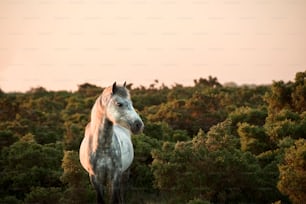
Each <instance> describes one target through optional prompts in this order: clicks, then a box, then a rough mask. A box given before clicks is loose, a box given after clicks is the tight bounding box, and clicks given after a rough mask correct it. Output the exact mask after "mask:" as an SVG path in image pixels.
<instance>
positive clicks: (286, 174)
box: [277, 139, 306, 203]
mask: <svg viewBox="0 0 306 204" xmlns="http://www.w3.org/2000/svg"><path fill="white" fill-rule="evenodd" d="M279 171H280V180H279V182H278V184H277V187H278V189H279V190H280V191H281V192H282V193H283V194H285V195H288V196H289V198H290V200H291V201H292V202H293V203H303V202H304V201H305V200H306V192H305V189H306V140H305V139H299V140H297V141H296V142H295V144H294V145H293V146H292V147H290V148H288V149H287V150H286V152H285V158H284V161H283V162H282V163H281V164H280V165H279Z"/></svg>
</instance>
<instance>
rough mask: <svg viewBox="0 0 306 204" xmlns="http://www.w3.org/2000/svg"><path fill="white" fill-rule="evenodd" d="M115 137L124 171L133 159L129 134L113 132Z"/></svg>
mask: <svg viewBox="0 0 306 204" xmlns="http://www.w3.org/2000/svg"><path fill="white" fill-rule="evenodd" d="M115 137H116V138H117V141H118V144H119V146H120V157H121V164H122V169H123V171H125V170H126V169H128V168H129V166H130V165H131V164H132V162H133V159H134V149H133V144H132V141H131V138H130V135H128V134H120V132H115Z"/></svg>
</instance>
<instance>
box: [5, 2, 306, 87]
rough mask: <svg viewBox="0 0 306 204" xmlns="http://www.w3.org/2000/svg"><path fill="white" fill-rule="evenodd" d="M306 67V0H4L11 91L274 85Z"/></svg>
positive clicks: (6, 58) (6, 73)
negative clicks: (208, 81) (214, 82)
mask: <svg viewBox="0 0 306 204" xmlns="http://www.w3.org/2000/svg"><path fill="white" fill-rule="evenodd" d="M305 70H306V1H305V0H26V1H25V0H0V88H1V89H2V90H3V91H5V92H9V91H27V90H29V89H30V88H31V87H38V86H43V87H45V88H46V89H48V90H76V89H77V85H79V84H82V83H85V82H88V83H92V84H95V85H98V86H108V85H110V84H112V83H113V82H114V81H117V82H118V83H123V82H124V81H127V83H133V84H134V86H135V87H136V86H139V85H145V86H147V85H149V84H151V83H153V81H154V80H155V79H158V80H159V81H160V82H164V83H165V84H166V85H169V86H171V85H174V83H180V84H184V85H192V84H193V80H194V79H198V78H200V77H203V78H206V77H208V76H209V75H211V76H214V77H217V78H218V80H219V82H221V83H225V82H236V83H237V84H270V83H272V81H273V80H276V81H278V80H284V81H289V80H293V79H294V76H295V73H296V72H299V71H305Z"/></svg>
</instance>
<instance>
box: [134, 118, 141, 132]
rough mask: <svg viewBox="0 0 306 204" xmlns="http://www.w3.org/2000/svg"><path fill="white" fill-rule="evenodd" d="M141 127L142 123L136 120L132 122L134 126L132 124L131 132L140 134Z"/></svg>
mask: <svg viewBox="0 0 306 204" xmlns="http://www.w3.org/2000/svg"><path fill="white" fill-rule="evenodd" d="M142 127H143V123H142V121H140V120H136V121H135V122H134V124H133V128H132V131H133V132H134V133H138V132H140V131H141V130H142Z"/></svg>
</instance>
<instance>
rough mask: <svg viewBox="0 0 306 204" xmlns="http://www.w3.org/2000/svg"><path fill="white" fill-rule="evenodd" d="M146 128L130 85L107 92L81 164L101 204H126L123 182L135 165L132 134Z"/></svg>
mask: <svg viewBox="0 0 306 204" xmlns="http://www.w3.org/2000/svg"><path fill="white" fill-rule="evenodd" d="M143 127H144V124H143V122H142V120H141V118H140V117H139V115H138V114H137V113H136V111H135V109H134V108H133V105H132V102H131V98H130V94H129V91H128V90H127V89H126V84H125V83H124V85H123V86H117V85H116V82H115V83H114V84H113V86H110V87H107V88H105V89H104V91H103V93H102V94H101V95H100V96H99V97H98V98H97V100H96V102H95V104H94V106H93V108H92V110H91V121H90V123H88V125H87V126H86V129H85V137H84V139H83V141H82V143H81V147H80V161H81V164H82V166H83V167H84V168H85V170H86V171H87V172H88V173H89V176H90V180H91V183H92V184H93V186H94V188H95V190H96V192H97V202H98V203H105V202H106V203H122V202H123V196H122V193H121V180H122V175H123V173H124V172H125V171H126V170H127V169H128V168H129V166H130V165H131V164H132V161H133V158H134V150H133V145H132V141H131V133H134V134H136V133H140V132H141V131H142V130H143Z"/></svg>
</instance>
